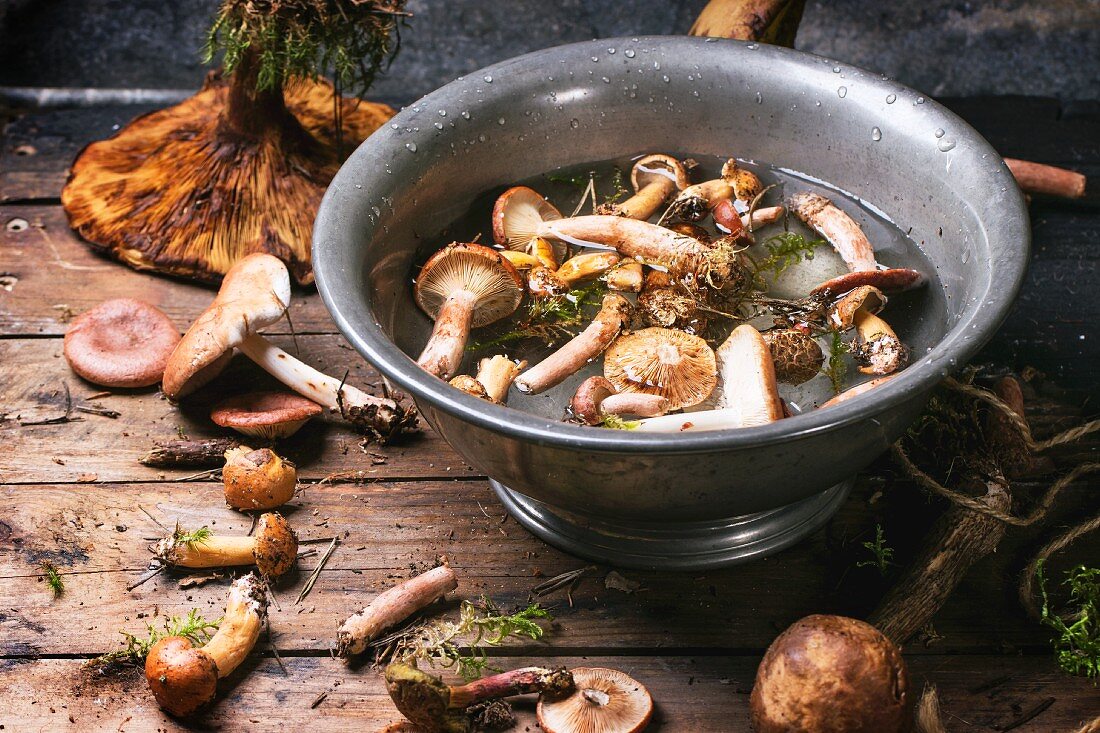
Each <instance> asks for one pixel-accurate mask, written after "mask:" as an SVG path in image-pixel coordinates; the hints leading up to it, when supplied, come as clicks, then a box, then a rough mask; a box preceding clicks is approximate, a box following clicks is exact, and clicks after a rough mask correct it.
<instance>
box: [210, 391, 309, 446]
mask: <svg viewBox="0 0 1100 733" xmlns="http://www.w3.org/2000/svg"><path fill="white" fill-rule="evenodd" d="M323 411H324V410H323V408H322V407H321V406H320V405H318V404H317V403H316V402H313V401H311V400H307V399H306V398H305V397H300V396H299V395H297V394H295V393H293V392H270V391H267V392H247V393H245V394H242V395H234V396H232V397H229V398H227V399H224V400H222V401H221V402H219V403H218V404H216V405H214V409H212V410H211V411H210V419H211V420H213V421H214V424H216V425H220V426H222V427H223V428H233V429H234V430H236V431H237V432H238V433H241V434H243V435H248V436H252V437H257V438H263V439H264V440H278V439H280V438H289V437H290V436H291V435H294V433H296V432H298V430H299V429H301V427H302V426H303V425H305V424H306V423H307V422H309V419H310V418H312V417H316V416H317V415H320V414H321V413H322V412H323Z"/></svg>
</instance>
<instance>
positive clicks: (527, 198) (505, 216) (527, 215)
mask: <svg viewBox="0 0 1100 733" xmlns="http://www.w3.org/2000/svg"><path fill="white" fill-rule="evenodd" d="M560 218H562V216H561V212H560V211H558V210H557V209H556V208H554V205H553V204H551V203H550V202H549V201H547V200H546V199H544V198H543V197H542V195H540V194H539V192H538V191H536V190H535V189H533V188H528V187H527V186H513V187H512V188H509V189H508V190H507V191H505V192H504V193H502V194H501V195H500V196H499V197H497V201H496V203H495V204H494V205H493V241H494V242H496V243H497V244H499V245H501V246H502V247H507V248H508V249H523V248H525V247H526V246H527V243H528V242H530V241H531V239H532V238H533V237H534V236H535V234H536V232H537V231H538V228H539V225H540V224H542V223H543V222H544V221H552V220H554V219H560ZM559 246H560V247H561V251H560V252H558V262H561V261H562V259H563V257H562V255H563V253H564V250H565V246H564V245H559Z"/></svg>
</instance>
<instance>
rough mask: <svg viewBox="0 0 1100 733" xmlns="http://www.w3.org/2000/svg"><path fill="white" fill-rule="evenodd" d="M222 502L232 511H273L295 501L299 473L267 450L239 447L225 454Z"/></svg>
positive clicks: (291, 464) (288, 463) (290, 464)
mask: <svg viewBox="0 0 1100 733" xmlns="http://www.w3.org/2000/svg"><path fill="white" fill-rule="evenodd" d="M222 483H223V484H224V486H225V503H226V504H228V505H229V506H231V507H233V508H234V509H242V510H246V511H250V510H253V509H275V508H277V507H280V506H282V505H283V504H286V503H287V502H288V501H290V500H291V499H293V498H294V490H295V489H296V488H297V485H298V471H297V469H296V468H295V466H294V464H293V463H291V462H290V461H286V460H283V459H282V458H280V457H279V456H278V455H276V454H275V453H274V452H273V451H272V450H271V449H269V448H260V449H259V450H252V449H251V448H249V447H248V446H244V445H242V446H238V447H236V448H231V449H229V450H227V451H226V452H225V467H224V468H223V469H222Z"/></svg>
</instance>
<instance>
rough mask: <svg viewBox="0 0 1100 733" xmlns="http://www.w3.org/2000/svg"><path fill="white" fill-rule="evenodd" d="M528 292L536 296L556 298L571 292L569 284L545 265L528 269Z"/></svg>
mask: <svg viewBox="0 0 1100 733" xmlns="http://www.w3.org/2000/svg"><path fill="white" fill-rule="evenodd" d="M527 292H529V293H530V294H531V295H532V296H533V297H535V298H554V297H557V296H559V295H565V294H566V293H568V292H569V284H568V283H566V282H565V281H564V280H562V279H561V278H560V277H558V274H557V273H556V272H554V271H553V270H551V269H550V268H549V267H546V266H544V265H536V266H535V267H532V268H531V269H530V270H528V271H527Z"/></svg>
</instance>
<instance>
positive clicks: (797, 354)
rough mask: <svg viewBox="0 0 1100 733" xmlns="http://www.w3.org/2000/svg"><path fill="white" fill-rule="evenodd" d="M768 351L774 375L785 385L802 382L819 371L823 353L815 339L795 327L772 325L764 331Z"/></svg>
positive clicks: (811, 377) (822, 362) (823, 358)
mask: <svg viewBox="0 0 1100 733" xmlns="http://www.w3.org/2000/svg"><path fill="white" fill-rule="evenodd" d="M763 339H764V343H766V344H767V345H768V350H769V351H771V355H772V364H773V366H774V367H775V378H776V379H778V380H779V381H780V382H786V383H788V384H802V383H803V382H806V381H809V380H811V379H813V378H814V377H816V376H817V375H818V374H819V373H820V372H821V365H822V364H824V362H825V355H824V354H822V353H821V347H820V346H819V345H818V343H817V342H816V341H814V339H813V338H812V337H811V336H810V335H809V334H807V333H806V332H804V331H802V330H801V329H797V328H775V329H772V330H770V331H766V332H765V333H764V334H763Z"/></svg>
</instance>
